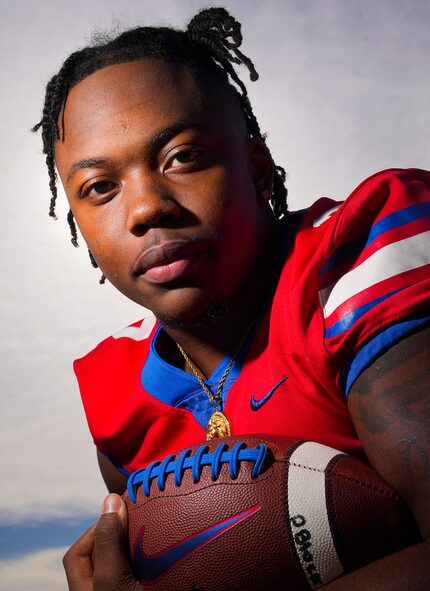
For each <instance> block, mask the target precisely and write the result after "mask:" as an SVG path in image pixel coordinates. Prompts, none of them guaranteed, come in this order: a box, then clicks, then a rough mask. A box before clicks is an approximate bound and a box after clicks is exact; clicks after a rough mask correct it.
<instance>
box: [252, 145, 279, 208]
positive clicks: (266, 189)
mask: <svg viewBox="0 0 430 591" xmlns="http://www.w3.org/2000/svg"><path fill="white" fill-rule="evenodd" d="M248 157H249V162H250V164H251V174H252V178H253V180H254V187H255V192H256V194H257V196H260V197H262V198H263V200H264V201H269V199H270V197H271V196H272V192H273V179H274V172H275V165H274V163H273V159H272V156H271V154H270V152H269V149H268V147H267V146H266V144H265V143H264V141H263V140H262V139H261V138H259V137H253V138H251V139H250V140H249V141H248Z"/></svg>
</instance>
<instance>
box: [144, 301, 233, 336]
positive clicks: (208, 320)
mask: <svg viewBox="0 0 430 591" xmlns="http://www.w3.org/2000/svg"><path fill="white" fill-rule="evenodd" d="M228 312H229V301H228V299H227V298H221V297H219V298H211V300H210V301H209V303H208V304H207V305H206V307H205V308H204V309H203V310H200V311H199V312H194V313H191V311H190V310H187V311H186V312H184V313H182V314H180V313H177V314H168V313H166V314H164V313H162V312H158V311H154V314H155V317H156V318H157V320H158V321H159V323H160V324H161V325H162V326H163V327H165V328H171V329H173V330H187V329H190V328H195V327H199V326H206V325H210V324H214V323H215V322H217V321H218V320H222V319H223V318H227V316H228Z"/></svg>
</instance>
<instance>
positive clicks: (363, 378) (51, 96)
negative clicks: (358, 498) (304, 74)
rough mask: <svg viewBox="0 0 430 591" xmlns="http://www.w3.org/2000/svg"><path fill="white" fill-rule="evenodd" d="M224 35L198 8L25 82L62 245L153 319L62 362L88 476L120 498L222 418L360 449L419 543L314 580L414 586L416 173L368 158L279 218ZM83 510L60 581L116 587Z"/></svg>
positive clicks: (429, 208)
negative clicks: (67, 241) (35, 100)
mask: <svg viewBox="0 0 430 591" xmlns="http://www.w3.org/2000/svg"><path fill="white" fill-rule="evenodd" d="M240 42H241V35H240V25H239V24H238V23H237V22H236V21H234V19H232V18H231V17H230V15H228V13H226V11H224V10H223V9H209V10H207V11H203V12H202V13H200V14H199V15H197V16H196V17H194V19H193V20H192V21H191V23H190V25H189V26H188V29H187V31H186V32H178V31H173V30H171V29H164V28H163V29H154V28H140V29H135V30H133V31H129V32H126V33H124V34H123V35H121V36H120V37H118V38H117V39H114V40H112V41H111V42H108V43H107V44H105V45H102V46H97V47H90V48H85V49H84V50H82V51H80V52H76V53H75V54H73V55H72V56H70V57H69V58H68V60H66V62H65V63H64V65H63V67H62V69H61V70H60V72H59V73H58V75H57V76H54V78H53V79H52V80H51V82H50V83H49V84H48V87H47V95H46V101H45V109H44V115H43V119H42V121H41V124H40V125H41V126H42V129H43V139H44V148H45V153H46V155H47V164H48V168H49V171H50V176H51V190H52V194H53V197H52V201H51V214H54V206H55V198H56V189H55V166H56V167H57V170H58V173H59V175H60V178H61V181H62V183H63V185H64V188H65V191H66V194H67V198H68V200H69V203H70V208H71V213H70V215H69V223H70V227H71V230H72V238H73V240H74V241H75V240H76V227H75V220H76V222H77V224H78V225H79V228H80V230H81V232H82V235H83V237H84V239H85V241H86V243H87V245H88V247H89V250H90V256H91V260H92V261H93V263H94V264H95V265H98V266H100V268H101V270H102V272H103V275H104V276H105V277H106V278H107V279H108V280H109V281H111V282H112V283H113V284H114V285H115V286H116V287H117V288H118V289H119V290H120V291H121V292H122V293H123V294H124V295H126V296H127V297H129V298H131V299H132V300H134V301H135V302H137V303H140V304H142V305H143V306H144V307H145V308H148V309H150V310H151V311H152V312H153V314H154V316H153V317H152V316H151V317H148V318H146V319H144V320H143V321H139V322H138V323H136V324H135V325H133V326H131V327H128V328H127V329H125V330H124V331H122V332H121V333H119V334H116V335H114V336H113V337H110V338H109V339H106V341H104V342H103V343H101V344H100V345H99V346H98V347H97V348H96V349H95V350H94V351H93V352H91V353H90V354H89V355H87V356H86V357H85V358H83V359H81V360H79V361H78V362H77V363H76V366H75V369H76V373H77V376H78V379H79V383H80V388H81V393H82V397H83V402H84V406H85V410H86V413H87V417H88V422H89V425H90V429H91V431H92V434H93V437H94V440H95V443H96V445H97V448H98V452H99V461H100V467H101V470H102V474H103V476H104V478H105V481H106V483H107V485H108V488H109V490H110V491H112V492H122V491H123V490H124V488H125V482H126V476H127V474H128V473H130V472H131V471H133V470H135V469H136V468H139V467H142V466H145V465H147V464H148V463H149V462H150V461H152V460H154V459H161V458H163V457H164V456H165V455H166V454H167V453H172V452H175V451H178V450H179V449H182V448H184V447H187V446H189V445H192V444H194V443H196V442H199V441H202V440H203V439H204V438H205V436H207V437H213V436H223V435H226V434H228V433H230V432H231V433H233V434H239V433H252V432H267V433H280V434H282V433H283V434H286V435H290V436H295V437H300V438H307V439H312V440H314V441H318V442H321V443H324V444H327V445H330V446H332V447H335V448H338V449H341V450H343V451H347V452H349V453H354V454H356V455H360V454H363V453H365V454H366V455H367V458H368V459H369V461H370V463H371V464H372V465H373V466H374V468H375V469H376V470H377V471H378V472H379V473H380V474H381V475H382V476H383V477H384V478H385V479H386V480H387V481H388V482H389V483H390V484H391V485H392V486H393V487H394V488H395V489H396V490H397V491H398V492H399V494H401V495H402V496H403V497H404V498H405V499H406V500H407V502H408V503H409V504H410V506H411V508H412V510H413V512H414V515H415V518H416V520H417V523H418V525H419V527H420V529H421V533H422V536H423V539H424V541H423V542H422V543H421V544H418V545H416V546H414V547H411V548H408V549H407V550H405V551H403V552H399V553H397V554H396V555H393V556H390V557H387V558H385V559H383V560H380V561H378V562H377V563H374V564H372V565H369V566H367V567H365V568H363V569H361V570H360V571H357V572H356V573H353V574H351V575H347V576H345V577H343V578H342V579H339V580H338V581H336V582H334V583H330V584H329V585H327V587H326V588H327V589H332V590H336V589H338V590H341V589H348V590H349V591H350V590H354V589H369V590H370V589H376V588H377V587H378V590H380V589H396V591H399V590H401V589H404V590H406V589H413V590H414V591H417V590H419V589H427V588H428V584H429V582H430V576H429V574H428V572H427V568H426V559H427V558H428V556H429V545H430V542H429V541H428V536H429V534H430V517H429V512H428V510H427V506H428V500H429V498H430V458H429V443H430V428H429V421H428V418H429V412H430V411H429V409H430V404H429V401H430V392H429V388H428V383H429V382H428V375H429V361H428V359H429V350H430V342H429V334H430V330H429V328H428V325H429V321H430V311H429V308H428V294H429V284H430V279H429V265H430V239H429V235H430V217H429V216H430V175H429V173H426V172H425V171H417V170H410V171H401V170H389V171H384V172H382V173H379V174H376V175H374V176H373V177H371V178H370V179H368V180H367V181H364V182H363V183H362V184H361V185H360V186H359V187H358V188H357V189H356V190H355V191H354V192H353V194H352V195H351V196H350V197H349V198H348V200H347V201H345V202H344V203H343V204H339V203H335V202H332V201H330V200H327V199H324V200H320V201H318V202H317V203H316V204H315V205H314V206H312V207H311V208H310V209H309V210H307V211H306V212H301V213H298V214H289V213H288V212H287V209H286V202H285V197H286V191H285V189H284V187H283V177H284V173H283V170H282V169H281V168H279V167H276V166H275V165H274V163H273V161H272V158H271V156H270V152H269V150H268V148H267V146H266V145H265V142H264V139H263V138H262V136H261V133H260V130H259V126H258V123H257V121H256V119H255V116H254V114H253V112H252V109H251V106H250V104H249V101H248V98H247V94H246V89H245V87H244V85H243V83H242V82H241V81H240V79H239V78H238V77H237V74H236V73H235V70H234V69H233V67H232V65H231V63H232V62H238V63H244V64H245V65H246V66H247V67H248V68H249V70H250V72H251V76H252V77H253V78H255V77H256V72H255V70H254V68H253V65H252V62H250V60H249V59H248V58H246V57H245V56H244V55H243V54H242V53H241V52H240V50H239V49H238V47H239V45H240ZM346 396H348V401H347V399H346ZM105 509H106V510H107V512H108V514H107V515H104V516H103V517H102V519H101V521H100V524H99V527H98V529H96V531H95V534H94V531H93V530H90V532H87V534H85V535H84V536H83V538H81V540H79V541H78V542H77V543H76V544H75V546H74V547H73V548H72V549H71V551H70V552H69V553H68V555H67V558H66V570H67V574H68V578H69V585H70V589H72V591H74V590H75V589H103V590H104V591H107V590H111V589H112V590H114V589H133V588H138V584H137V583H136V581H135V580H134V578H133V576H132V574H131V570H130V567H129V565H128V562H127V559H126V555H125V550H124V549H123V542H124V522H123V517H124V507H123V505H122V504H121V501H120V499H119V498H118V497H115V496H113V497H108V500H107V504H106V506H105ZM112 510H113V511H114V513H113V514H109V513H110V512H111V511H112ZM94 535H95V538H94ZM94 539H95V544H96V556H97V558H96V561H95V567H94V571H93V567H92V563H91V553H92V549H93V544H94Z"/></svg>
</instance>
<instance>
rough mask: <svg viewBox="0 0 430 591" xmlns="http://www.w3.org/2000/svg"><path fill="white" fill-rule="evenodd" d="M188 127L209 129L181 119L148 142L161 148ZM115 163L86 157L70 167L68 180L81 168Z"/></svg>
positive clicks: (106, 159) (158, 132)
mask: <svg viewBox="0 0 430 591" xmlns="http://www.w3.org/2000/svg"><path fill="white" fill-rule="evenodd" d="M186 129H195V130H197V131H207V129H208V128H207V127H206V126H205V125H202V124H201V123H194V122H190V121H179V122H178V123H175V124H174V125H171V126H169V127H166V128H165V129H161V130H160V131H157V132H156V133H155V134H154V135H153V136H151V137H150V138H149V140H148V144H149V145H150V146H151V147H152V148H159V147H161V146H163V145H164V144H166V143H167V142H168V141H170V140H171V139H172V138H174V137H175V136H176V135H178V134H179V133H181V132H182V131H185V130H186ZM113 165H114V163H113V161H112V160H110V159H109V158H98V157H97V156H95V157H93V158H84V159H83V160H79V161H78V162H74V163H73V164H72V166H71V167H70V169H69V172H68V174H67V182H68V183H69V182H70V181H71V180H72V178H73V177H74V175H75V174H76V173H77V172H79V171H80V170H83V169H87V168H101V167H106V166H113Z"/></svg>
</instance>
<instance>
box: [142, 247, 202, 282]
mask: <svg viewBox="0 0 430 591" xmlns="http://www.w3.org/2000/svg"><path fill="white" fill-rule="evenodd" d="M205 251H206V245H205V244H203V243H201V242H184V241H166V242H163V243H161V244H157V245H155V246H151V247H150V248H148V249H146V250H145V251H144V252H143V253H142V254H141V255H140V257H139V258H138V259H137V261H136V263H135V265H134V268H133V275H135V276H136V277H139V276H144V277H145V279H146V280H147V281H150V282H151V283H167V282H169V281H174V280H177V279H180V278H181V277H184V276H186V275H188V274H189V273H190V272H191V271H192V270H194V268H195V267H196V265H197V264H198V263H199V262H200V261H201V260H202V259H203V255H204V253H205Z"/></svg>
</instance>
